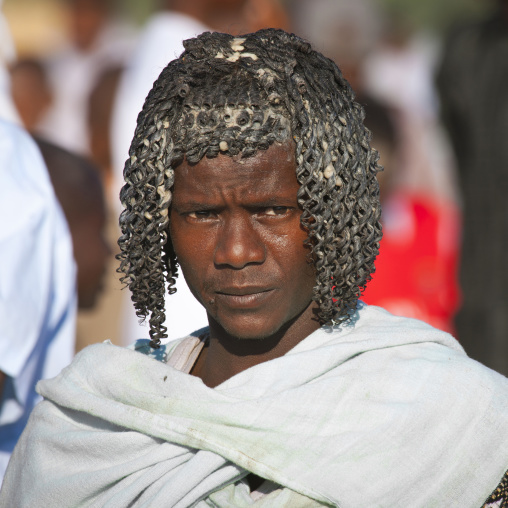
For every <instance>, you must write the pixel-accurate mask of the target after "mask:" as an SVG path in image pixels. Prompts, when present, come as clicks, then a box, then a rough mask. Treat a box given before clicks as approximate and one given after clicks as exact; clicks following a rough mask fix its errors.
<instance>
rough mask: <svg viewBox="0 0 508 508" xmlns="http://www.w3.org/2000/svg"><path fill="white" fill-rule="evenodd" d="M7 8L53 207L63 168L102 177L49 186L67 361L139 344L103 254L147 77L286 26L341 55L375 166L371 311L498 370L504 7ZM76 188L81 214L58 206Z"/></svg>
mask: <svg viewBox="0 0 508 508" xmlns="http://www.w3.org/2000/svg"><path fill="white" fill-rule="evenodd" d="M3 13H4V16H5V20H6V26H4V27H3V28H2V30H3V32H2V33H5V34H7V32H8V31H9V32H10V39H12V41H13V45H11V44H10V42H9V40H10V39H9V37H8V36H6V37H3V38H2V43H1V44H0V46H1V47H2V58H3V63H4V65H5V68H6V69H7V70H8V73H9V77H10V82H11V95H12V99H13V101H14V104H15V106H16V109H17V113H18V115H19V120H20V122H21V123H23V124H24V126H25V127H26V129H27V130H28V131H29V132H30V133H31V134H32V135H34V136H35V137H36V139H37V140H38V141H39V145H40V146H41V149H42V151H43V155H44V157H45V160H46V163H47V165H48V167H49V169H50V174H51V176H52V179H54V183H55V189H56V190H57V196H58V189H59V183H58V182H60V181H61V179H62V175H61V173H62V170H63V171H64V172H65V167H67V166H66V165H68V166H69V167H70V166H72V165H73V164H74V165H79V164H81V165H86V166H87V171H90V168H93V170H94V171H95V174H96V176H97V177H98V180H99V181H100V182H99V185H98V184H97V179H95V180H94V179H93V178H88V179H84V180H82V181H81V183H79V184H78V185H77V186H76V185H73V186H71V187H72V188H71V187H66V188H65V189H64V188H63V187H62V185H63V184H61V185H60V188H61V189H63V190H62V191H61V193H62V194H61V196H67V201H68V203H67V205H66V204H65V203H64V201H65V198H64V197H62V198H60V196H58V197H59V199H61V202H62V207H63V208H64V212H65V214H66V216H67V218H68V221H69V225H70V226H71V233H72V235H73V242H74V248H75V257H76V261H77V264H78V274H79V276H78V293H79V308H80V312H79V318H78V332H77V343H76V349H77V350H79V349H81V348H82V347H84V346H85V345H87V344H90V343H92V342H99V341H103V340H105V339H111V340H112V341H113V342H114V343H116V344H126V343H129V342H131V341H132V340H134V339H136V338H138V337H139V336H141V335H140V332H139V330H138V325H137V322H136V318H135V316H133V315H132V314H133V313H132V311H129V310H128V307H129V301H128V300H129V295H128V294H127V291H122V290H121V284H120V282H119V279H118V275H117V274H116V272H115V269H116V267H117V263H116V261H115V259H114V255H115V254H116V253H117V246H116V240H117V238H118V236H119V231H118V225H117V223H118V214H119V211H120V203H119V199H118V193H119V190H120V187H121V172H122V168H123V162H124V161H125V159H126V158H127V155H128V147H129V143H130V139H131V138H132V135H133V132H134V126H135V119H136V115H137V113H138V112H139V111H140V109H141V106H142V103H143V99H144V97H145V96H146V93H147V92H148V91H149V89H150V87H151V84H152V82H153V80H154V79H155V78H156V77H157V76H158V74H159V72H160V71H161V70H162V68H163V67H164V65H165V64H166V63H167V62H168V61H170V60H171V59H173V58H174V57H175V56H177V55H178V54H179V53H180V52H181V50H182V46H181V40H182V39H185V38H188V37H191V36H193V35H196V34H198V33H200V32H201V31H203V30H207V29H208V30H220V31H225V32H230V33H232V34H235V35H236V34H240V33H246V32H251V31H255V30H257V29H259V28H263V27H280V28H284V29H287V30H289V31H293V32H295V33H297V34H298V35H301V36H302V37H304V38H306V39H308V40H309V41H311V42H312V44H313V45H314V47H315V48H316V49H317V50H319V51H321V52H322V53H324V54H325V55H326V56H328V57H330V58H332V59H333V60H335V61H336V63H337V64H338V65H339V67H340V68H341V70H342V71H343V73H344V74H345V75H346V77H347V78H348V80H349V81H350V83H351V84H352V86H353V88H354V89H355V91H356V93H357V100H358V101H359V102H360V103H361V104H363V106H364V108H365V110H366V121H365V122H366V125H367V127H368V128H369V129H370V130H371V132H372V134H373V141H372V143H373V145H374V147H376V148H377V149H378V151H379V152H380V155H381V163H382V164H383V166H384V167H385V171H384V172H383V173H382V174H381V175H380V183H381V199H382V205H383V227H384V239H383V243H382V248H381V254H380V257H379V259H378V262H377V263H376V267H377V271H376V274H375V275H374V278H373V280H372V281H371V283H370V285H369V286H368V287H367V290H366V292H365V294H364V299H365V301H367V302H368V303H372V304H376V305H381V306H383V307H386V308H387V309H388V310H390V311H391V312H393V313H395V314H400V315H407V316H410V317H416V318H419V319H423V320H426V321H428V322H429V323H431V324H433V325H434V326H436V327H438V328H441V329H443V330H446V331H450V332H451V333H453V334H454V335H455V336H456V337H457V338H458V340H459V341H460V342H461V343H462V345H463V346H464V347H465V349H466V351H467V352H468V354H469V355H470V356H473V357H474V358H477V359H479V360H480V361H482V362H483V363H485V364H487V365H488V366H490V367H492V368H494V369H497V370H499V371H500V372H503V373H504V374H505V375H506V374H508V289H507V288H508V270H507V269H506V267H505V265H504V263H505V258H506V255H505V253H506V252H507V247H508V245H507V241H508V240H507V239H508V204H507V203H508V200H507V199H506V198H505V196H506V192H507V190H508V189H507V187H508V148H507V146H508V143H507V142H506V140H507V138H508V87H507V85H506V83H508V49H507V48H508V2H507V1H505V0H491V1H489V0H426V1H424V2H422V1H421V0H285V1H283V0H280V1H278V0H187V1H182V0H166V1H163V0H144V1H143V2H139V1H138V0H4V2H3ZM45 150H46V152H45ZM52 150H53V151H52ZM58 150H62V152H58ZM54 153H56V154H57V155H54ZM52 154H53V155H54V156H52ZM58 154H59V155H58ZM72 156H75V159H72ZM51 166H53V168H54V169H53V170H52V167H51ZM62 168H63V169H62ZM87 181H88V182H89V183H88V184H87V183H83V182H87ZM83 185H89V186H90V189H92V187H93V189H92V190H91V191H90V199H89V200H88V201H83V202H81V201H80V205H79V206H81V208H82V210H83V209H84V210H85V211H86V213H85V216H86V217H85V218H84V219H82V218H81V217H80V218H79V220H77V219H75V215H76V214H75V213H74V212H73V210H72V208H73V207H72V204H74V205H75V203H76V202H77V198H76V199H73V198H72V197H71V198H70V200H69V196H72V192H77V194H76V195H78V194H84V193H83V192H80V189H81V191H82V190H83ZM101 186H102V188H99V190H97V189H98V187H101ZM69 201H70V202H69ZM66 206H67V209H66ZM75 206H77V205H75ZM73 221H74V222H73ZM73 224H74V226H73ZM194 328H196V327H194ZM194 328H191V329H194ZM145 330H146V329H145ZM188 331H191V330H188ZM143 333H144V332H143Z"/></svg>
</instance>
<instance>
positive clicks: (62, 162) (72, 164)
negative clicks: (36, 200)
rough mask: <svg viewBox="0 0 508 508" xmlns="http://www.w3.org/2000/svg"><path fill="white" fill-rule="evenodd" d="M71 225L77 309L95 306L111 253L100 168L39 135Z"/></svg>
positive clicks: (37, 140) (56, 189)
mask: <svg viewBox="0 0 508 508" xmlns="http://www.w3.org/2000/svg"><path fill="white" fill-rule="evenodd" d="M36 142H37V145H38V147H39V149H40V151H41V153H42V156H43V157H44V161H45V162H46V165H47V167H48V172H49V176H50V178H51V183H52V184H53V188H54V189H55V193H56V197H57V198H58V201H59V203H60V205H61V207H62V209H63V212H64V214H65V218H66V219H67V224H68V225H69V229H70V233H71V237H72V245H73V251H74V259H75V260H76V265H77V269H78V273H77V291H78V308H79V309H80V310H90V309H92V308H93V307H95V305H96V303H97V299H98V297H99V295H100V294H101V291H102V288H103V283H104V274H105V271H106V266H107V261H108V258H109V256H110V255H111V250H110V247H109V244H108V242H107V240H106V238H105V231H104V229H105V225H106V203H105V201H104V193H103V188H102V183H101V181H100V177H99V171H98V169H97V168H96V167H95V166H94V165H93V163H92V162H91V161H89V160H88V159H86V158H84V157H82V156H81V155H78V154H74V153H72V152H68V151H67V150H64V149H63V148H60V147H59V146H56V145H54V144H53V143H50V142H48V141H44V140H42V139H39V138H36Z"/></svg>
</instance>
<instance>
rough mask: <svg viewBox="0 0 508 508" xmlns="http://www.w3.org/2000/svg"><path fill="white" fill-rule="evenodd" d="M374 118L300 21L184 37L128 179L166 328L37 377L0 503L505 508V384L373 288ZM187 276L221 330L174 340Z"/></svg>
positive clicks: (148, 276)
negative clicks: (373, 296)
mask: <svg viewBox="0 0 508 508" xmlns="http://www.w3.org/2000/svg"><path fill="white" fill-rule="evenodd" d="M363 119H364V111H363V108H362V107H361V105H360V104H358V103H357V102H356V101H355V96H354V93H353V91H352V89H351V87H350V86H349V84H348V82H347V81H346V80H345V79H344V77H343V75H342V73H341V72H340V69H338V68H337V66H336V65H335V64H334V63H333V62H332V61H331V60H329V59H327V58H325V57H324V56H323V55H321V54H320V53H318V52H316V51H314V50H313V49H312V47H311V46H310V45H309V44H308V43H307V42H306V41H304V40H302V39H300V38H299V37H297V36H295V35H292V34H288V33H286V32H283V31H279V30H273V29H270V30H262V31H260V32H257V33H254V34H247V35H244V36H239V37H234V36H232V35H229V34H220V33H205V34H202V35H201V36H199V37H197V38H195V39H191V40H187V41H186V42H185V52H184V53H183V54H182V55H181V57H180V58H179V59H178V60H176V61H173V62H171V63H170V64H169V65H168V66H167V67H166V68H165V69H164V70H163V71H162V73H161V75H160V77H159V78H158V79H157V81H156V82H155V84H154V86H153V88H152V90H151V91H150V93H149V95H148V99H147V101H146V103H145V105H144V107H143V110H142V111H141V113H140V115H139V117H138V124H137V128H136V133H135V136H134V139H133V141H132V144H131V149H130V156H131V157H130V159H129V161H128V162H127V164H126V167H125V186H124V187H123V188H122V193H121V198H122V204H123V206H124V211H123V212H122V214H121V217H120V224H121V228H122V236H121V238H120V240H119V245H120V248H121V255H120V256H119V261H120V263H121V264H120V269H121V271H122V273H123V274H124V276H125V282H126V283H127V284H128V286H129V289H130V291H131V292H132V296H133V302H134V304H135V306H136V310H137V311H138V315H139V316H140V317H145V318H147V319H148V320H149V324H150V339H151V340H150V341H148V340H141V341H137V342H136V344H134V345H133V346H132V347H130V348H121V347H117V346H113V345H112V344H108V343H103V344H96V345H93V346H90V347H89V348H86V349H85V350H84V351H82V352H81V353H80V354H79V355H78V356H77V357H76V359H75V361H74V362H73V364H72V365H71V366H70V367H69V368H68V369H66V371H65V373H63V374H62V375H60V376H58V377H57V378H55V379H53V380H50V381H44V382H41V383H40V384H39V390H40V392H41V393H42V394H44V397H45V400H44V401H43V402H42V403H41V404H39V406H38V407H37V408H36V410H35V412H34V413H33V415H32V417H31V419H30V422H29V427H28V428H27V429H26V431H25V432H24V434H23V436H22V438H21V440H20V442H19V443H18V445H17V447H16V449H15V451H14V455H13V458H12V459H11V462H10V464H9V468H8V470H7V474H6V479H5V482H4V486H3V488H2V491H1V492H0V498H1V500H0V504H1V503H4V504H5V505H6V506H9V507H10V506H17V507H19V508H24V507H31V506H83V505H93V506H114V507H124V506H129V507H133V508H135V507H141V506H150V507H153V508H156V507H174V508H176V507H179V508H185V507H200V508H201V507H209V506H216V507H237V508H247V507H251V506H258V507H284V506H285V507H291V508H297V507H308V508H310V507H319V506H341V507H344V508H349V507H373V506H383V507H413V506H415V507H429V506H439V507H449V506H456V507H461V508H462V507H465V508H469V507H471V508H477V507H480V506H485V507H489V508H491V507H492V508H493V507H494V506H498V507H499V506H501V505H502V504H503V503H505V501H506V500H507V498H508V475H507V474H506V470H507V469H508V441H507V440H506V437H505V435H504V430H503V429H505V428H506V427H507V426H508V379H507V378H505V377H504V376H502V375H500V374H498V373H496V372H494V371H492V370H490V369H488V368H486V367H484V366H482V365H481V364H479V363H478V362H476V361H473V360H471V359H469V358H468V357H467V355H466V354H465V352H464V350H463V349H462V348H461V346H460V345H459V344H458V343H457V341H456V340H455V339H454V338H453V337H452V336H450V335H449V334H447V333H444V332H442V331H439V330H436V329H435V328H433V327H431V326H430V325H428V324H425V323H423V322H421V321H417V320H414V319H408V318H402V317H396V316H393V315H391V314H390V313H388V312H387V311H385V310H383V309H381V308H379V307H375V306H369V305H365V304H363V303H361V302H359V301H358V298H359V295H360V293H361V291H362V289H363V288H364V287H365V285H366V284H368V283H369V280H370V276H371V274H372V272H373V269H374V261H375V258H376V256H377V254H378V249H379V240H380V238H381V225H380V223H379V218H380V202H379V187H378V183H377V179H376V175H377V173H378V171H379V170H380V167H379V165H378V158H379V156H378V154H377V152H376V150H375V149H374V148H372V146H371V145H370V133H369V132H368V130H367V129H366V128H365V127H364V125H363ZM180 270H181V271H182V272H183V274H184V276H185V277H186V279H187V281H188V283H189V286H190V287H192V290H193V293H194V294H195V295H196V297H197V298H198V299H199V300H200V302H201V304H202V305H203V306H204V307H205V308H206V311H207V315H208V320H209V326H208V327H207V328H205V329H201V330H197V331H195V332H193V333H192V334H191V335H189V336H187V337H184V338H182V339H181V340H179V341H176V342H175V341H173V342H169V343H167V342H166V340H165V337H166V328H165V324H164V323H165V319H164V317H165V316H164V315H165V302H164V294H165V293H166V291H169V292H170V293H171V294H172V295H171V296H170V298H171V300H173V299H175V298H176V299H177V298H178V296H179V295H178V292H177V293H176V294H173V293H174V291H173V290H174V284H175V277H177V276H179V275H180ZM496 486H498V487H497V488H496Z"/></svg>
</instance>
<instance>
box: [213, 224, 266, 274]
mask: <svg viewBox="0 0 508 508" xmlns="http://www.w3.org/2000/svg"><path fill="white" fill-rule="evenodd" d="M265 257H266V248H265V245H264V243H263V241H262V239H261V238H260V235H259V233H258V232H256V230H255V228H254V227H253V225H252V223H251V221H250V220H249V217H248V215H247V216H236V217H230V218H228V219H226V220H225V221H224V222H223V224H222V225H221V227H220V231H219V233H218V238H217V245H216V249H215V256H214V263H215V265H216V266H229V267H231V268H235V269H237V270H238V269H241V268H244V267H245V266H246V265H249V264H261V263H263V262H264V261H265Z"/></svg>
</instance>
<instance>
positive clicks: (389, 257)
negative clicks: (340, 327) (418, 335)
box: [362, 192, 460, 333]
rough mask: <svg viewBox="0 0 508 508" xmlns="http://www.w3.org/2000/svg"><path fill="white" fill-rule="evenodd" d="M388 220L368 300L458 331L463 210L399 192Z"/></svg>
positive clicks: (386, 207) (385, 207) (391, 202)
mask: <svg viewBox="0 0 508 508" xmlns="http://www.w3.org/2000/svg"><path fill="white" fill-rule="evenodd" d="M382 222H383V239H382V241H381V248H380V254H379V256H378V258H377V259H376V272H375V274H374V275H373V277H372V280H371V281H370V282H369V283H368V284H367V288H366V290H365V292H364V294H363V296H362V300H364V301H365V302H366V303H369V304H371V305H378V306H380V307H384V308H385V309H387V310H388V311H390V312H392V313H393V314H395V315H400V316H407V317H414V318H417V319H421V320H422V321H426V322H427V323H429V324H431V325H433V326H435V327H436V328H439V329H441V330H445V331H447V332H450V333H454V326H453V317H454V315H455V312H456V311H457V308H458V306H459V304H460V291H459V286H458V281H457V270H458V262H459V245H460V214H459V210H458V209H457V207H456V206H455V205H454V204H453V203H448V202H442V201H440V202H437V201H435V200H433V199H432V198H429V197H428V196H421V195H416V194H406V193H403V192H398V193H396V194H395V195H393V196H392V197H391V198H390V199H389V200H388V202H387V203H386V204H384V205H383V220H382Z"/></svg>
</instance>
